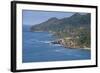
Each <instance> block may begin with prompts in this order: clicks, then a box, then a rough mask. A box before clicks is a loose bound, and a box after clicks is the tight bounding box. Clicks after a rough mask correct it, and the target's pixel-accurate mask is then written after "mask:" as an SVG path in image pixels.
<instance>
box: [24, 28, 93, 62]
mask: <svg viewBox="0 0 100 73" xmlns="http://www.w3.org/2000/svg"><path fill="white" fill-rule="evenodd" d="M55 39H56V38H55V37H54V36H53V35H52V34H51V33H48V32H30V31H29V30H28V28H23V49H22V61H23V63H27V62H47V61H67V60H87V59H91V52H90V51H89V50H83V49H71V48H64V47H63V46H61V45H58V44H51V43H50V42H51V41H53V40H55Z"/></svg>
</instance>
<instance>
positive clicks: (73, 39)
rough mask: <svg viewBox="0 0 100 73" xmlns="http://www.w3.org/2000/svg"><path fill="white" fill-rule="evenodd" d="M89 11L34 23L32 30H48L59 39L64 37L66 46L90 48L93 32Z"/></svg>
mask: <svg viewBox="0 0 100 73" xmlns="http://www.w3.org/2000/svg"><path fill="white" fill-rule="evenodd" d="M90 22H91V15H90V14H89V13H87V14H84V15H81V14H79V13H75V14H73V15H72V16H70V17H68V18H62V19H57V18H55V17H54V18H50V19H48V20H47V21H45V22H42V23H40V24H37V25H34V26H32V27H31V29H30V30H31V31H32V32H34V31H48V32H50V33H53V34H54V36H56V37H57V38H58V40H59V39H62V41H63V43H61V44H64V46H65V47H71V48H90V44H91V41H90V40H91V36H90V35H91V34H90V24H91V23H90Z"/></svg>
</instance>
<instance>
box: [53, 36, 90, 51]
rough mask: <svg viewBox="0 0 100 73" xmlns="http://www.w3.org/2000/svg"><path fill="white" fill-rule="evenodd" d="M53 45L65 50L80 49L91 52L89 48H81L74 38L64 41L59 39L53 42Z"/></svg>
mask: <svg viewBox="0 0 100 73" xmlns="http://www.w3.org/2000/svg"><path fill="white" fill-rule="evenodd" d="M51 43H52V44H60V45H62V46H63V47H65V48H72V49H75V48H79V49H86V50H90V48H88V47H85V46H84V47H82V46H79V44H77V43H76V41H75V40H74V38H71V37H68V38H64V39H57V40H55V41H52V42H51Z"/></svg>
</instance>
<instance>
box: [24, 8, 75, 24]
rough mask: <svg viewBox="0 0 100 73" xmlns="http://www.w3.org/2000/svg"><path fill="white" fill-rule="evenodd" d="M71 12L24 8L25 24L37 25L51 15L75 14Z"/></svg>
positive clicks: (65, 15) (58, 16) (67, 15)
mask: <svg viewBox="0 0 100 73" xmlns="http://www.w3.org/2000/svg"><path fill="white" fill-rule="evenodd" d="M73 14H74V13H71V12H54V11H52V12H50V11H35V10H23V13H22V17H23V24H24V25H35V24H39V23H41V22H44V21H46V20H48V19H49V18H51V17H56V18H59V19H61V18H64V17H69V16H71V15H73Z"/></svg>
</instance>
